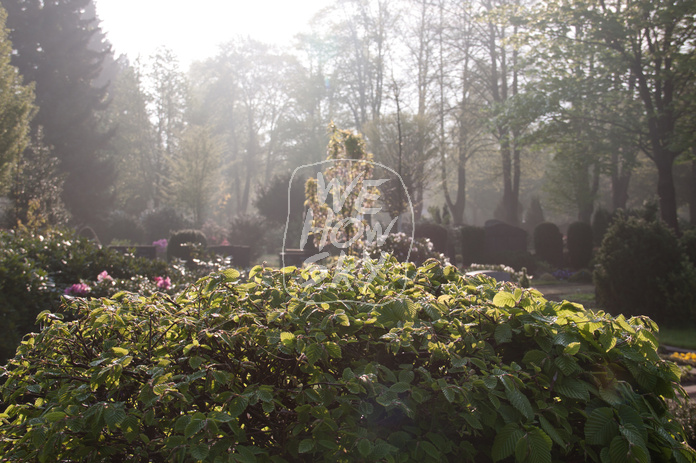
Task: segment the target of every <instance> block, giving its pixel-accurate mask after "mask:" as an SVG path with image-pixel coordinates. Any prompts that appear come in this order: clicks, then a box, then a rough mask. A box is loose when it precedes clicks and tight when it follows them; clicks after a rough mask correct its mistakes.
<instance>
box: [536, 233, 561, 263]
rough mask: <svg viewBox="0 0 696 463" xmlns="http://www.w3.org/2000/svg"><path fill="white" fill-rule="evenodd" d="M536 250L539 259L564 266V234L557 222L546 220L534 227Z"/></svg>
mask: <svg viewBox="0 0 696 463" xmlns="http://www.w3.org/2000/svg"><path fill="white" fill-rule="evenodd" d="M534 252H535V253H536V257H537V259H538V260H541V261H544V262H548V263H549V264H551V265H552V266H554V267H556V268H560V267H563V235H562V234H561V231H560V230H559V229H558V226H557V225H556V224H554V223H551V222H544V223H540V224H539V225H537V226H536V228H534Z"/></svg>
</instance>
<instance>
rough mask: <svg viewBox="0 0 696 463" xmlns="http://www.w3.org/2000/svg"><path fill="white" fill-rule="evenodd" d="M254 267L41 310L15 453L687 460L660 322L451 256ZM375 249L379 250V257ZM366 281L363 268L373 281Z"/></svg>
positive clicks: (5, 429)
mask: <svg viewBox="0 0 696 463" xmlns="http://www.w3.org/2000/svg"><path fill="white" fill-rule="evenodd" d="M351 263H352V264H353V265H354V267H352V268H351V269H350V271H349V272H345V273H343V274H341V275H335V274H332V273H329V274H328V278H327V279H326V280H324V282H323V283H322V284H321V285H319V286H316V285H311V284H309V285H307V284H306V283H307V282H309V281H310V280H311V279H316V278H317V277H318V272H319V270H318V269H317V268H312V267H310V268H305V269H301V270H300V269H294V268H292V267H290V268H286V269H283V270H280V271H277V270H271V269H264V268H261V267H255V268H254V269H252V270H251V272H250V274H249V276H248V279H247V280H241V279H240V276H239V274H238V273H237V272H236V271H233V270H227V271H224V272H220V273H214V274H211V275H209V276H208V277H205V278H203V279H201V280H200V281H199V282H198V283H196V284H195V285H193V286H192V287H190V288H189V289H188V290H187V291H186V292H184V293H182V294H181V295H180V296H178V297H177V298H176V299H171V298H169V297H165V296H163V295H160V294H155V295H153V296H150V297H143V296H138V295H135V294H127V293H122V294H118V295H115V296H114V297H113V298H112V299H101V300H96V299H95V300H89V301H88V300H83V299H77V300H75V301H74V302H72V304H71V308H72V310H74V311H75V313H76V319H75V320H74V321H70V322H65V321H63V320H61V319H60V317H58V316H55V315H53V314H50V313H43V314H41V315H40V317H39V319H40V321H41V323H42V325H43V326H44V329H43V330H42V331H41V333H39V334H35V335H31V336H30V337H28V338H27V339H25V340H24V341H23V342H22V344H21V346H20V348H19V349H18V353H17V356H16V357H15V358H14V359H13V360H12V361H11V362H10V363H9V365H8V367H7V380H6V382H5V384H4V385H3V386H2V397H3V400H4V402H5V405H6V408H5V409H4V413H2V415H0V417H1V423H0V454H2V455H3V456H4V457H5V458H6V459H8V460H21V461H65V460H70V461H76V460H83V461H153V462H164V461H210V462H216V461H236V462H252V461H258V462H291V461H292V462H317V461H326V462H352V461H387V462H397V461H398V462H411V461H414V462H416V461H417V462H437V463H439V462H445V461H452V462H455V461H456V462H459V461H476V462H486V461H502V460H505V461H513V460H514V461H517V462H551V461H563V462H578V461H597V462H599V461H602V462H608V461H615V462H619V461H641V462H647V461H674V462H686V461H694V460H695V459H696V453H694V451H693V449H690V448H689V447H688V446H687V445H686V444H685V443H684V438H685V437H684V432H683V429H681V427H680V425H679V424H678V423H677V422H676V421H675V420H674V418H673V416H672V415H671V414H670V412H669V409H668V405H667V400H669V399H673V398H675V397H676V396H677V395H679V394H680V393H682V392H683V391H680V390H679V387H678V385H677V381H678V372H679V368H678V367H677V366H676V365H674V364H673V363H670V362H666V361H664V360H662V359H661V358H660V357H659V356H658V354H657V352H656V349H657V341H656V340H655V336H654V334H655V330H656V326H655V325H654V323H652V322H651V321H650V320H648V319H646V318H632V319H629V320H626V319H625V318H624V317H623V316H619V317H616V318H613V317H611V316H609V315H607V314H605V313H603V312H589V311H586V310H584V309H583V308H582V307H580V306H578V305H575V304H571V303H564V304H557V303H552V302H548V301H546V300H545V299H543V297H542V295H541V294H540V293H538V292H537V291H535V290H522V289H520V288H517V287H515V286H513V285H508V284H500V283H496V282H495V281H494V280H491V279H487V278H485V277H478V278H471V279H469V278H467V277H464V276H463V275H462V274H461V273H459V272H458V271H457V270H456V269H455V268H454V267H453V266H450V265H443V264H441V263H439V262H437V261H428V262H426V264H425V265H424V266H421V267H418V268H417V267H416V266H414V265H413V264H410V263H406V264H399V263H397V262H396V261H395V260H393V259H392V260H390V261H389V262H388V264H387V265H386V266H385V267H383V268H379V267H377V268H375V267H371V265H370V263H367V262H360V261H351ZM373 263H374V262H373ZM370 275H371V276H373V277H374V279H373V280H372V281H371V282H370V281H369V279H368V276H370Z"/></svg>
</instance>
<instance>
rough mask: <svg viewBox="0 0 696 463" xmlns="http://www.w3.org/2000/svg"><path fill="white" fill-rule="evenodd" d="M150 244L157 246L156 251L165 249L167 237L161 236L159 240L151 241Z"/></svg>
mask: <svg viewBox="0 0 696 463" xmlns="http://www.w3.org/2000/svg"><path fill="white" fill-rule="evenodd" d="M152 245H153V246H154V247H156V248H157V251H166V250H167V239H166V238H162V239H161V240H157V241H153V242H152Z"/></svg>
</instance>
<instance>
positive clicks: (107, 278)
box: [97, 270, 113, 283]
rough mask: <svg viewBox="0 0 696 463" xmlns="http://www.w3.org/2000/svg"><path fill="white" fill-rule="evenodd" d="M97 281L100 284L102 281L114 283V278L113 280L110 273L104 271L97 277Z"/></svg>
mask: <svg viewBox="0 0 696 463" xmlns="http://www.w3.org/2000/svg"><path fill="white" fill-rule="evenodd" d="M97 281H98V282H99V283H101V282H102V281H113V278H111V275H109V272H107V271H106V270H104V271H103V272H101V273H100V274H99V275H97Z"/></svg>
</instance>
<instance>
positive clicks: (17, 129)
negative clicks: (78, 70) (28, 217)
mask: <svg viewBox="0 0 696 463" xmlns="http://www.w3.org/2000/svg"><path fill="white" fill-rule="evenodd" d="M6 18H7V13H6V12H5V10H4V9H2V8H0V194H1V193H3V192H5V191H6V189H7V187H8V186H9V183H10V179H11V178H12V172H13V170H14V169H15V167H16V166H17V162H18V161H19V159H20V157H21V155H22V151H24V148H25V147H26V146H27V143H28V141H29V123H30V121H31V118H32V116H33V114H34V109H35V108H34V105H33V101H34V94H33V92H32V89H31V86H26V85H23V84H22V76H21V75H20V74H19V73H18V72H17V68H15V67H14V66H12V65H11V64H10V56H11V55H12V44H11V43H10V40H9V38H8V36H7V30H6V29H5V20H6Z"/></svg>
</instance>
